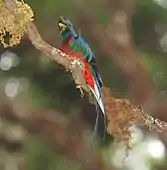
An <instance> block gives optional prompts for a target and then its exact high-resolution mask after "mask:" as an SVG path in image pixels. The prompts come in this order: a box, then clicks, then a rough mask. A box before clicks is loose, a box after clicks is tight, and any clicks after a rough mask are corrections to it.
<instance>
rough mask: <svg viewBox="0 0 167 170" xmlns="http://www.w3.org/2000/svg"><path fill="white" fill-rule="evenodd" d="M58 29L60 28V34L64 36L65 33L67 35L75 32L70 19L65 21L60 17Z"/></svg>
mask: <svg viewBox="0 0 167 170" xmlns="http://www.w3.org/2000/svg"><path fill="white" fill-rule="evenodd" d="M58 27H59V31H60V34H61V35H62V34H64V33H67V32H73V31H74V30H73V25H72V23H71V21H70V20H68V19H65V18H64V17H62V16H61V17H60V19H59V21H58Z"/></svg>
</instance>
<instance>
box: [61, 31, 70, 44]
mask: <svg viewBox="0 0 167 170" xmlns="http://www.w3.org/2000/svg"><path fill="white" fill-rule="evenodd" d="M69 37H73V33H72V32H70V31H67V32H64V33H63V34H62V35H61V39H62V41H63V42H64V41H65V40H66V39H67V38H69Z"/></svg>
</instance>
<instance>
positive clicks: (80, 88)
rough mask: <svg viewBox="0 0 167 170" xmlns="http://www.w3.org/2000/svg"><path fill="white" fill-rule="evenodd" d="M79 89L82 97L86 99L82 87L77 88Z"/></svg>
mask: <svg viewBox="0 0 167 170" xmlns="http://www.w3.org/2000/svg"><path fill="white" fill-rule="evenodd" d="M77 89H79V91H80V93H81V97H84V92H83V90H82V87H81V86H79V85H78V86H77Z"/></svg>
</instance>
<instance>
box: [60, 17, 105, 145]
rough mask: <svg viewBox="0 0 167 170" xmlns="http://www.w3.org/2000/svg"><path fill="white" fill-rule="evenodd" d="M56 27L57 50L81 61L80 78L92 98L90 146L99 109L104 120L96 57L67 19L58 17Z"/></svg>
mask: <svg viewBox="0 0 167 170" xmlns="http://www.w3.org/2000/svg"><path fill="white" fill-rule="evenodd" d="M57 25H58V28H59V32H60V37H61V44H60V47H59V50H60V51H62V52H63V53H65V54H66V55H68V56H70V57H71V58H76V59H80V60H81V62H82V64H83V66H84V69H83V70H82V76H83V78H84V80H85V82H86V84H87V86H88V87H89V89H90V91H91V92H92V94H93V96H94V101H95V106H96V112H97V116H96V122H95V125H94V132H93V135H92V139H91V146H92V145H93V141H94V137H95V136H96V134H97V128H98V120H99V111H100V109H101V111H102V113H103V115H104V119H106V113H105V108H104V103H103V96H102V90H101V88H102V86H103V82H102V78H101V76H100V74H99V71H98V66H97V61H96V57H95V54H94V53H93V52H92V50H91V49H90V47H89V45H88V43H87V42H86V41H85V40H84V39H83V37H82V36H81V31H80V30H77V31H75V29H74V27H73V24H72V22H71V21H70V20H69V19H65V18H64V17H63V16H60V18H59V20H58V23H57ZM99 108H100V109H99Z"/></svg>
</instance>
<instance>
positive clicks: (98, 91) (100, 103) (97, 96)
mask: <svg viewBox="0 0 167 170" xmlns="http://www.w3.org/2000/svg"><path fill="white" fill-rule="evenodd" d="M90 89H91V91H92V93H93V95H94V97H95V105H96V112H97V116H96V123H95V126H94V131H93V135H92V139H91V148H92V146H93V142H94V138H95V136H96V135H97V130H98V120H99V115H100V109H101V111H102V112H103V115H104V124H105V129H104V135H103V139H104V138H105V130H106V114H105V109H104V104H103V101H102V93H101V88H100V86H99V84H98V82H97V81H95V80H94V89H92V88H91V87H90Z"/></svg>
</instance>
